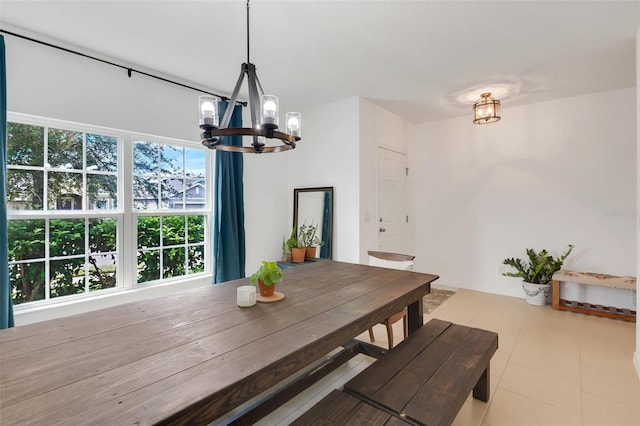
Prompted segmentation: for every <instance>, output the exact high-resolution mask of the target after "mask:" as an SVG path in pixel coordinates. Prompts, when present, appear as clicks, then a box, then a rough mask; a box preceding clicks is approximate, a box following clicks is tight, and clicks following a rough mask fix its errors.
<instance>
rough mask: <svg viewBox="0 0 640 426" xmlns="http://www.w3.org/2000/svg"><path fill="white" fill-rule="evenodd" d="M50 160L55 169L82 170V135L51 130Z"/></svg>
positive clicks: (68, 131) (67, 131)
mask: <svg viewBox="0 0 640 426" xmlns="http://www.w3.org/2000/svg"><path fill="white" fill-rule="evenodd" d="M48 160H49V161H48V162H49V165H50V166H51V167H53V168H62V169H67V170H69V169H77V170H82V133H80V132H72V131H70V130H61V129H49V150H48Z"/></svg>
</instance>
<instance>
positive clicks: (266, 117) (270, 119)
mask: <svg viewBox="0 0 640 426" xmlns="http://www.w3.org/2000/svg"><path fill="white" fill-rule="evenodd" d="M260 106H261V108H260V109H261V110H262V123H261V124H262V125H263V126H264V127H273V128H274V129H277V128H278V97H277V96H273V95H262V96H261V97H260Z"/></svg>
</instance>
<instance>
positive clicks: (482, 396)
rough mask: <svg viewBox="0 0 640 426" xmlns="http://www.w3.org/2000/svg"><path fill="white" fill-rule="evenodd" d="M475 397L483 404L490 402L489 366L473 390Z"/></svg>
mask: <svg viewBox="0 0 640 426" xmlns="http://www.w3.org/2000/svg"><path fill="white" fill-rule="evenodd" d="M473 397H474V398H475V399H479V400H480V401H483V402H488V401H489V366H487V369H486V370H484V372H483V373H482V376H480V378H479V379H478V383H476V386H475V387H474V388H473Z"/></svg>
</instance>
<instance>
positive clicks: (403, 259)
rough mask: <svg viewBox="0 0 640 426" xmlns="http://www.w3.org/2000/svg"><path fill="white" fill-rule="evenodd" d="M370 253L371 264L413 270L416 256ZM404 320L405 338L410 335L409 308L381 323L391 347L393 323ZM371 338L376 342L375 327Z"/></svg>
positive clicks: (370, 334)
mask: <svg viewBox="0 0 640 426" xmlns="http://www.w3.org/2000/svg"><path fill="white" fill-rule="evenodd" d="M367 253H368V254H369V265H371V266H380V267H382V268H390V269H401V270H404V271H411V270H412V269H413V260H414V259H415V258H416V257H415V256H410V255H408V254H399V253H388V252H383V251H373V250H370V251H368V252H367ZM400 320H402V328H403V330H404V338H405V339H406V338H407V336H408V335H409V324H408V322H407V308H406V307H405V308H404V309H403V310H401V311H400V312H396V313H395V314H393V315H391V316H389V317H387V318H385V320H384V321H382V322H381V323H380V324H383V325H384V326H385V327H386V329H387V339H388V341H389V349H391V348H393V327H392V325H393V324H394V323H396V322H398V321H400ZM369 339H371V342H375V337H374V335H373V327H371V328H370V329H369Z"/></svg>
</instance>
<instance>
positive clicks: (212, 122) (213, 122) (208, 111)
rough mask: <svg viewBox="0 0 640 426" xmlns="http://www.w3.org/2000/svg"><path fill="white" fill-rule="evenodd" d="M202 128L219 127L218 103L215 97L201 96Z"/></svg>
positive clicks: (199, 99)
mask: <svg viewBox="0 0 640 426" xmlns="http://www.w3.org/2000/svg"><path fill="white" fill-rule="evenodd" d="M198 101H199V104H200V126H206V127H218V124H219V123H218V101H219V99H218V98H216V97H215V96H200V97H199V98H198Z"/></svg>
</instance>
